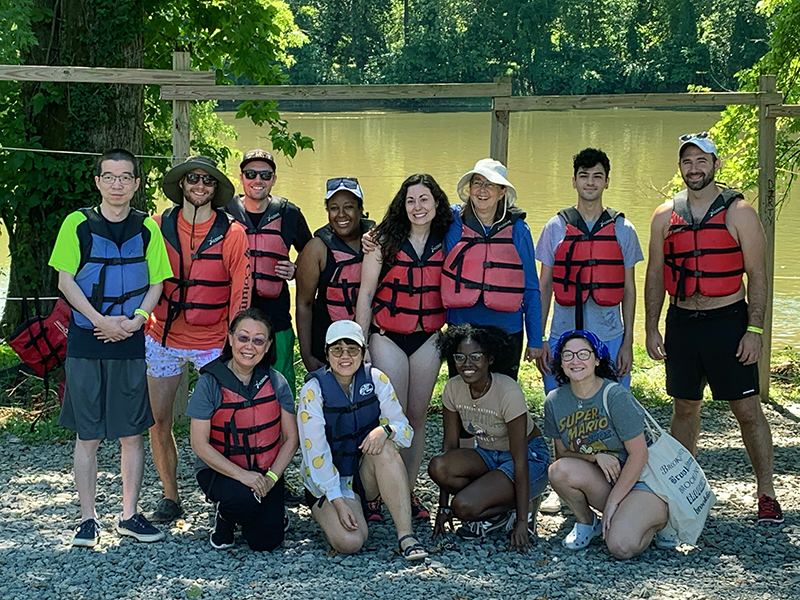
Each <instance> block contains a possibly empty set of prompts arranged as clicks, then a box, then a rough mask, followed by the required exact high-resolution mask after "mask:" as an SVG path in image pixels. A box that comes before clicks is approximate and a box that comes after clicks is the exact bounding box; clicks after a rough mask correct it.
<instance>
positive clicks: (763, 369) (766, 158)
mask: <svg viewBox="0 0 800 600" xmlns="http://www.w3.org/2000/svg"><path fill="white" fill-rule="evenodd" d="M775 88H776V80H775V76H774V75H762V76H760V77H759V78H758V89H759V90H760V91H761V92H775ZM768 106H769V105H768V104H767V102H765V101H763V100H762V102H761V103H760V104H759V107H758V216H759V218H760V219H761V224H762V226H763V227H764V234H765V235H766V238H767V241H766V245H765V247H764V263H765V264H764V275H765V278H766V280H767V289H766V294H767V303H766V306H765V307H764V334H763V335H762V336H761V339H762V344H763V347H762V350H761V359H760V360H759V361H758V381H759V386H760V388H761V400H762V401H764V402H765V401H767V400H769V384H770V357H771V350H772V295H773V284H774V282H773V279H772V278H773V274H774V271H775V142H776V140H775V137H776V136H775V119H774V118H769V117H768V116H767V112H768V108H767V107H768Z"/></svg>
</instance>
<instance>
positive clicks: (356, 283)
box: [314, 219, 374, 322]
mask: <svg viewBox="0 0 800 600" xmlns="http://www.w3.org/2000/svg"><path fill="white" fill-rule="evenodd" d="M363 221H364V219H362V222H363ZM369 223H372V224H373V225H374V222H372V221H369ZM364 231H366V229H364V228H363V223H362V233H363V232H364ZM314 235H315V236H317V237H319V238H320V239H321V240H322V241H323V242H325V246H327V248H328V257H327V260H328V261H333V264H334V265H335V267H334V270H333V273H332V274H331V278H330V281H328V282H327V283H326V282H323V281H322V279H320V282H319V284H320V285H319V287H320V288H322V287H324V288H325V289H324V298H325V300H324V301H325V304H326V305H327V307H328V315H329V316H330V318H331V321H332V322H333V321H344V320H352V319H353V318H354V317H355V314H356V300H357V299H358V290H359V288H360V287H361V262H362V261H363V259H364V253H363V252H362V251H361V250H360V249H359V250H358V251H356V250H353V249H352V248H351V247H350V246H348V245H347V244H346V243H345V242H344V241H343V240H342V238H340V237H339V236H338V235H336V234H335V233H334V232H333V229H332V228H331V226H330V224H328V225H325V226H324V227H320V228H319V229H318V230H317V231H315V232H314ZM320 291H321V292H322V290H320Z"/></svg>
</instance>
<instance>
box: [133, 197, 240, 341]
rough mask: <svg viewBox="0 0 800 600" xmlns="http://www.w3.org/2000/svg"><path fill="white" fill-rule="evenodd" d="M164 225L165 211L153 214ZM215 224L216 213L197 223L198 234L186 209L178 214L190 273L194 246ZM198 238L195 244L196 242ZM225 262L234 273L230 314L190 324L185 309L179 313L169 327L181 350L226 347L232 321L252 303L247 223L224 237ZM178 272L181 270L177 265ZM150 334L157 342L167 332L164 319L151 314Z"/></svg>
mask: <svg viewBox="0 0 800 600" xmlns="http://www.w3.org/2000/svg"><path fill="white" fill-rule="evenodd" d="M153 219H155V221H156V223H158V226H159V227H161V215H157V216H155V217H153ZM213 224H214V218H213V217H212V218H211V219H209V220H208V221H206V222H205V223H195V226H194V238H193V236H192V224H191V223H189V222H188V221H187V220H186V219H184V218H183V210H182V209H181V211H180V212H179V214H178V239H179V240H180V243H181V259H182V260H183V272H184V273H189V269H190V268H191V266H192V256H191V252H190V251H189V249H190V248H192V247H194V248H197V247H198V246H200V244H201V243H202V242H203V240H204V239H205V237H206V235H208V232H209V231H210V230H211V226H212V225H213ZM192 241H194V244H192ZM222 262H223V264H224V265H225V268H226V269H227V270H228V273H230V277H231V299H230V303H229V304H228V318H227V319H223V320H221V321H220V322H219V323H216V324H214V325H189V324H187V323H186V319H185V318H184V315H183V313H181V314H180V315H178V318H177V319H175V320H174V321H173V322H172V323H171V324H170V327H169V335H168V336H167V346H168V347H170V348H179V349H181V350H210V349H212V348H222V346H224V345H225V335H226V333H227V332H228V322H229V321H230V320H231V319H232V318H233V317H235V316H236V314H237V313H238V312H239V311H240V310H244V309H245V308H247V307H248V306H250V258H249V256H248V245H247V235H246V234H245V232H244V227H242V226H241V225H240V224H239V223H236V222H234V223H232V224H231V226H230V228H229V229H228V232H227V233H226V234H225V239H224V240H223V241H222ZM173 271H174V272H175V273H176V274H177V273H178V270H177V269H173ZM147 334H148V335H149V336H150V337H152V338H153V339H154V340H156V341H157V342H161V339H162V337H163V336H164V323H163V322H162V321H158V320H156V318H155V316H154V315H151V317H150V321H149V322H148V327H147Z"/></svg>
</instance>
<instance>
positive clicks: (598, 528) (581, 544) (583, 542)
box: [561, 515, 603, 550]
mask: <svg viewBox="0 0 800 600" xmlns="http://www.w3.org/2000/svg"><path fill="white" fill-rule="evenodd" d="M592 518H593V519H594V521H593V522H592V524H591V525H586V524H584V523H575V526H574V527H573V528H572V531H570V532H569V533H568V534H567V537H565V538H564V539H563V540H562V541H561V545H562V546H564V547H565V548H569V549H570V550H580V549H581V548H586V546H588V545H589V544H590V543H591V541H592V540H593V539H594V538H596V537H597V536H598V535H600V534H602V533H603V522H602V521H601V520H600V519H598V518H597V515H593V517H592Z"/></svg>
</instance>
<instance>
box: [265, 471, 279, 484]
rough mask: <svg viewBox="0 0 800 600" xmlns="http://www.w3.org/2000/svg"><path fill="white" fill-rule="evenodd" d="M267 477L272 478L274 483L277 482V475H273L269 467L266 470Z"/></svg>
mask: <svg viewBox="0 0 800 600" xmlns="http://www.w3.org/2000/svg"><path fill="white" fill-rule="evenodd" d="M267 477H269V478H270V479H272V481H274V482H275V483H278V476H277V475H275V473H273V472H272V469H270V470H269V471H267Z"/></svg>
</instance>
